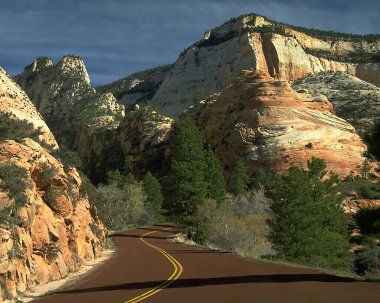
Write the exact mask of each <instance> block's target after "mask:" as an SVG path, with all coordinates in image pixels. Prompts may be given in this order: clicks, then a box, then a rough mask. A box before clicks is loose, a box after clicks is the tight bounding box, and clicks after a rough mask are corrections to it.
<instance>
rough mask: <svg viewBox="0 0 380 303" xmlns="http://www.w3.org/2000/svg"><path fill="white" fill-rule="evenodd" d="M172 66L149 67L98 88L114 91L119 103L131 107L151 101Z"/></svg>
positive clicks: (98, 89)
mask: <svg viewBox="0 0 380 303" xmlns="http://www.w3.org/2000/svg"><path fill="white" fill-rule="evenodd" d="M171 68H172V65H165V66H159V67H156V68H152V69H148V70H145V71H142V72H138V73H135V74H133V75H130V76H128V77H126V78H123V79H120V80H117V81H115V82H113V83H111V84H107V85H104V86H99V87H97V88H96V90H97V91H98V92H103V93H112V94H113V95H114V96H115V98H116V100H117V101H118V102H119V103H121V104H123V105H125V106H127V107H129V108H131V107H132V106H133V105H135V104H136V103H140V102H147V101H150V100H151V99H152V98H153V96H154V94H155V93H156V92H157V90H158V88H159V87H160V85H161V83H162V81H164V79H165V77H166V76H167V75H168V73H169V71H170V69H171Z"/></svg>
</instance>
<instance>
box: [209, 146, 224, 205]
mask: <svg viewBox="0 0 380 303" xmlns="http://www.w3.org/2000/svg"><path fill="white" fill-rule="evenodd" d="M205 161H206V171H205V180H206V182H207V198H209V199H213V200H216V201H217V202H222V201H223V200H224V198H225V196H226V185H225V182H224V177H223V170H222V167H221V166H220V163H219V161H218V160H217V159H216V158H215V156H214V153H213V152H212V150H211V147H210V146H209V145H208V144H205Z"/></svg>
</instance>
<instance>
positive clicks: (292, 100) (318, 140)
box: [184, 71, 366, 177]
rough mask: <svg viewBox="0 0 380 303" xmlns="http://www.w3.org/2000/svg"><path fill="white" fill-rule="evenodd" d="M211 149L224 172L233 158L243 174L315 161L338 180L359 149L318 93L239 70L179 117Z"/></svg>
mask: <svg viewBox="0 0 380 303" xmlns="http://www.w3.org/2000/svg"><path fill="white" fill-rule="evenodd" d="M184 115H185V116H187V117H190V118H191V119H193V120H194V121H195V122H196V124H197V125H198V127H199V128H200V130H201V131H202V132H203V134H204V136H205V137H206V139H207V141H208V142H209V143H210V144H211V145H212V147H213V149H214V152H215V154H216V156H217V157H218V158H219V160H220V161H221V163H222V165H223V167H224V169H225V171H226V174H227V176H228V173H229V172H230V171H231V169H233V167H234V165H235V163H236V161H237V160H238V159H244V161H245V163H246V165H247V168H248V172H249V173H250V174H253V173H255V172H256V171H257V169H258V168H260V167H262V168H265V169H272V170H275V171H277V172H278V171H280V172H281V171H284V170H286V169H288V168H289V167H290V166H291V165H306V160H308V159H310V158H311V157H313V156H314V157H318V158H321V159H324V160H325V161H326V162H327V166H328V169H332V170H334V171H335V172H336V173H338V174H339V175H340V176H341V177H344V176H347V175H348V174H350V173H351V172H354V173H355V171H357V170H358V169H359V167H360V166H361V164H362V162H363V161H364V158H363V153H364V152H365V150H366V147H365V145H364V144H363V143H362V141H361V140H360V138H359V136H358V135H357V134H356V133H355V130H354V128H353V127H352V126H351V125H350V124H349V123H347V122H346V121H345V120H343V119H341V118H338V117H337V116H336V115H335V114H334V111H333V107H332V105H331V103H330V102H329V101H328V100H327V99H326V97H325V96H323V95H318V94H307V93H297V92H296V91H295V90H293V89H292V88H291V87H290V86H289V84H288V83H287V82H286V81H280V80H275V79H273V78H272V77H271V76H269V75H268V74H265V73H262V72H259V71H244V72H243V73H242V74H241V75H240V76H239V77H237V79H236V81H235V82H233V84H231V85H230V86H228V87H227V88H226V89H225V90H222V91H221V92H220V93H217V94H215V95H213V96H211V97H210V98H208V99H206V100H205V101H203V102H201V103H200V104H199V105H197V106H194V107H192V108H190V109H189V110H188V112H186V113H185V114H184Z"/></svg>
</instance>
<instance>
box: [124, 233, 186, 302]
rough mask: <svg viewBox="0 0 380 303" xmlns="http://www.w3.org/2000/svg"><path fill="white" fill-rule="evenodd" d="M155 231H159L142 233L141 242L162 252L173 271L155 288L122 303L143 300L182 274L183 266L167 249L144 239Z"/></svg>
mask: <svg viewBox="0 0 380 303" xmlns="http://www.w3.org/2000/svg"><path fill="white" fill-rule="evenodd" d="M169 229H171V228H165V229H163V230H169ZM156 232H159V230H156V231H150V232H147V233H145V234H143V235H142V236H141V237H140V240H141V241H142V242H144V243H145V244H146V245H148V246H150V247H152V248H153V249H155V250H157V251H159V252H160V253H161V254H163V255H164V256H165V258H166V259H168V260H169V261H170V263H171V264H172V265H173V267H174V271H173V273H172V274H171V275H170V277H168V278H167V279H166V281H164V282H162V283H161V284H160V285H158V286H156V287H155V288H153V289H151V290H148V291H147V292H144V293H143V294H141V295H139V296H137V297H134V298H132V299H130V300H128V301H125V302H124V303H136V302H140V301H142V300H145V299H147V298H149V297H151V296H153V295H155V294H157V293H158V292H160V291H161V290H163V289H165V288H167V287H168V286H169V285H170V284H172V283H173V282H174V281H175V280H177V279H178V278H179V276H180V275H181V274H182V271H183V267H182V265H181V263H179V262H178V261H177V260H176V259H175V258H174V257H173V256H172V255H170V254H169V253H168V252H167V251H165V250H163V249H162V248H160V247H157V246H155V245H153V244H151V243H149V242H147V241H146V240H144V237H146V236H148V235H150V234H153V233H156Z"/></svg>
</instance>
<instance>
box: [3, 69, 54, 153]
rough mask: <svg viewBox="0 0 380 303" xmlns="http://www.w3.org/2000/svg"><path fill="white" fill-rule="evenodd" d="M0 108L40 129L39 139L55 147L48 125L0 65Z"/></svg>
mask: <svg viewBox="0 0 380 303" xmlns="http://www.w3.org/2000/svg"><path fill="white" fill-rule="evenodd" d="M0 92H1V93H0V110H1V111H2V112H4V113H9V114H11V115H13V116H14V117H15V118H17V119H19V120H27V121H28V122H29V123H32V124H33V125H34V127H35V129H41V131H42V137H41V139H42V140H43V141H45V142H46V143H47V144H49V145H52V147H55V148H57V147H58V145H57V142H56V141H55V138H54V136H53V134H52V133H51V132H50V129H49V127H48V126H47V125H46V123H45V121H44V120H43V119H42V117H41V115H40V113H39V112H38V111H37V110H36V108H35V107H34V105H33V103H32V102H31V101H30V100H29V98H28V96H27V95H26V94H25V92H24V91H23V90H22V89H21V88H20V87H19V86H18V85H17V84H16V83H15V82H14V81H13V80H12V78H11V77H10V76H9V75H8V74H7V73H6V72H5V71H4V70H3V69H2V68H1V67H0Z"/></svg>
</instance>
